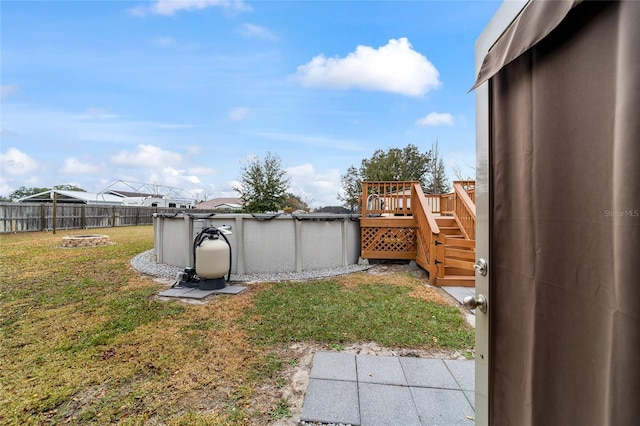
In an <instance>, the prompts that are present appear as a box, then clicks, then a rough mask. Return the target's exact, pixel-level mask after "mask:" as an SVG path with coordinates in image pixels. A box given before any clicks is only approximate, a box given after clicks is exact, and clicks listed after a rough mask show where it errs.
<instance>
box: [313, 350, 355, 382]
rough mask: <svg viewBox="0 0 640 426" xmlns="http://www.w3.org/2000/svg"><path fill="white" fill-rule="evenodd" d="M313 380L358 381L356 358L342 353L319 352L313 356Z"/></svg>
mask: <svg viewBox="0 0 640 426" xmlns="http://www.w3.org/2000/svg"><path fill="white" fill-rule="evenodd" d="M309 378H311V379H327V380H350V381H352V382H355V381H356V356H355V355H354V354H348V353H342V352H317V353H315V354H314V355H313V367H311V372H310V373H309Z"/></svg>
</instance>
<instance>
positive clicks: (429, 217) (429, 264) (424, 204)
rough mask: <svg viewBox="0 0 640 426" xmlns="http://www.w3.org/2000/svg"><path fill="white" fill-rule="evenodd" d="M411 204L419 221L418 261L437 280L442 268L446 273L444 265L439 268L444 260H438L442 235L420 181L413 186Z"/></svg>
mask: <svg viewBox="0 0 640 426" xmlns="http://www.w3.org/2000/svg"><path fill="white" fill-rule="evenodd" d="M411 205H412V207H413V208H412V213H413V217H414V218H415V219H416V222H417V225H418V226H417V229H416V234H417V235H416V236H417V239H418V241H417V243H418V244H417V246H418V253H417V256H416V263H418V264H419V265H420V266H422V267H423V268H424V269H426V270H427V272H429V279H430V280H431V281H432V282H435V279H434V278H435V277H436V276H437V274H438V272H440V270H442V273H444V267H442V268H439V267H438V265H439V263H441V262H442V260H438V258H439V256H438V253H437V252H438V250H439V249H440V246H442V249H444V245H443V244H442V243H443V242H442V237H441V235H440V228H439V227H438V224H437V223H436V219H435V216H434V215H433V213H432V212H431V206H430V205H429V203H428V201H427V197H426V196H425V194H424V192H423V191H422V188H421V187H420V184H419V183H417V182H416V183H414V184H413V185H412V186H411Z"/></svg>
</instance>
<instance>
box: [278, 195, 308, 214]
mask: <svg viewBox="0 0 640 426" xmlns="http://www.w3.org/2000/svg"><path fill="white" fill-rule="evenodd" d="M282 208H283V209H284V210H285V211H287V210H288V211H290V212H294V211H296V210H304V211H306V212H308V211H309V204H308V203H307V202H306V201H304V200H303V199H302V198H301V197H299V196H297V195H295V194H292V193H291V192H287V193H286V199H285V200H284V203H283V205H282Z"/></svg>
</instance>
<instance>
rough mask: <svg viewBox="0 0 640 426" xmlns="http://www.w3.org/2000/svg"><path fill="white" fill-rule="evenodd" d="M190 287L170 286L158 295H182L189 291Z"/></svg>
mask: <svg viewBox="0 0 640 426" xmlns="http://www.w3.org/2000/svg"><path fill="white" fill-rule="evenodd" d="M191 290H193V289H192V288H187V287H185V288H170V289H169V290H165V291H163V292H161V293H159V294H158V296H162V297H184V295H185V294H186V293H189V292H190V291H191Z"/></svg>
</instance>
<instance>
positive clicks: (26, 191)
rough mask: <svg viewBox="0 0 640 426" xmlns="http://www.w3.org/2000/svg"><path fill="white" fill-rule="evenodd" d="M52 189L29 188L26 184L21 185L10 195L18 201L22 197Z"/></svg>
mask: <svg viewBox="0 0 640 426" xmlns="http://www.w3.org/2000/svg"><path fill="white" fill-rule="evenodd" d="M49 190H51V188H27V187H26V186H21V187H20V188H18V189H16V190H15V191H13V192H12V193H11V195H9V198H10V199H11V200H13V201H18V200H19V199H21V198H24V197H29V196H30V195H35V194H39V193H41V192H46V191H49Z"/></svg>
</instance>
